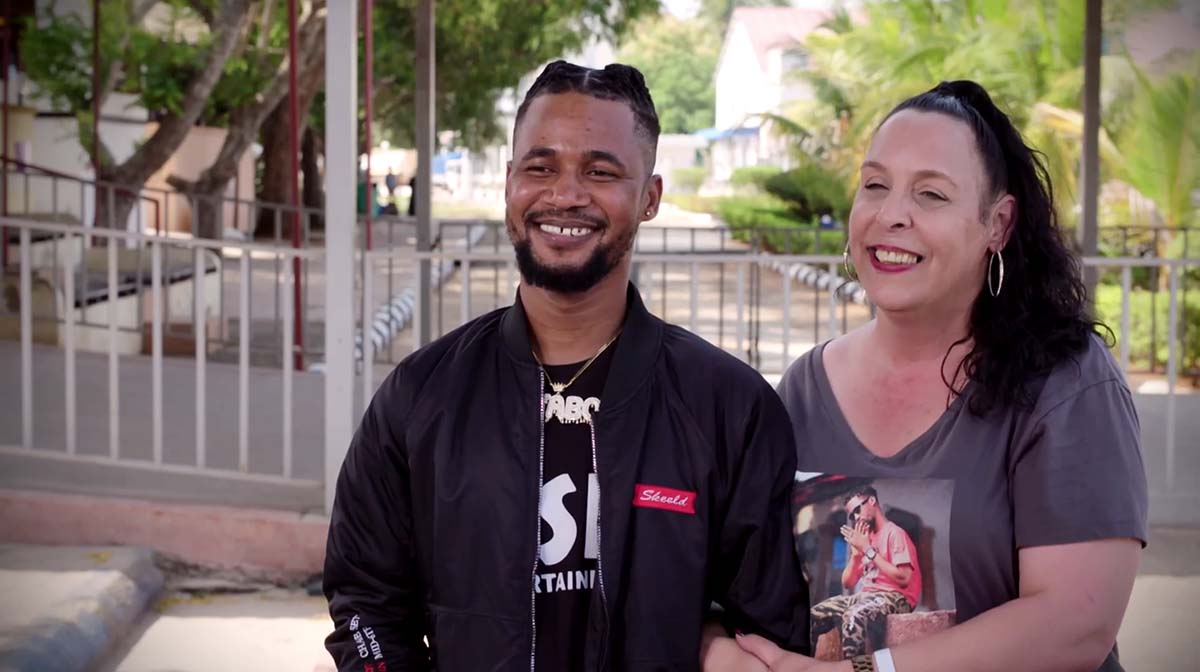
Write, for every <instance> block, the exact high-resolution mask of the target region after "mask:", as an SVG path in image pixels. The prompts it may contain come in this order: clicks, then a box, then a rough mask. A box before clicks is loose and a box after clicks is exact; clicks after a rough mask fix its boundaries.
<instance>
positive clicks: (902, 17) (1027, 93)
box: [784, 0, 1182, 225]
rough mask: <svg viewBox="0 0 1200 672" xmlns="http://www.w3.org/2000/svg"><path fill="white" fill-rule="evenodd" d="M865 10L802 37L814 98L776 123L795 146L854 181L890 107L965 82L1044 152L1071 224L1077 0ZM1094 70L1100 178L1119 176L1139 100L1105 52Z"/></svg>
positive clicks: (1127, 2)
mask: <svg viewBox="0 0 1200 672" xmlns="http://www.w3.org/2000/svg"><path fill="white" fill-rule="evenodd" d="M1171 4H1173V3H1172V2H1169V1H1165V2H1164V1H1163V0H1155V1H1153V2H1150V3H1134V2H1132V1H1131V0H1113V1H1112V2H1106V3H1105V4H1104V10H1105V18H1106V21H1107V22H1109V23H1110V25H1112V24H1116V25H1121V24H1120V22H1123V21H1125V20H1126V18H1127V17H1128V16H1130V15H1131V14H1132V13H1133V12H1134V11H1142V10H1143V9H1144V8H1146V7H1149V8H1160V7H1163V6H1169V5H1171ZM863 9H864V13H865V17H864V18H865V20H863V21H852V20H851V18H850V16H849V15H848V14H846V13H845V12H839V13H838V14H836V15H835V16H834V17H833V18H831V19H830V21H828V22H827V23H826V26H825V27H826V28H827V29H828V30H827V31H823V32H820V33H815V34H813V35H811V36H810V37H809V39H808V43H807V46H808V48H809V51H810V66H811V68H810V70H809V71H808V72H806V73H804V74H803V75H802V76H803V77H804V78H805V79H807V80H808V82H809V83H810V84H811V85H812V88H813V90H814V91H815V92H816V99H815V100H814V101H806V102H802V103H798V104H796V105H795V106H794V108H793V109H790V110H788V111H787V112H786V113H785V116H786V117H787V118H788V120H789V121H790V122H791V123H790V124H785V125H784V126H785V128H786V129H788V130H790V132H791V133H790V134H791V135H793V136H795V137H796V138H797V143H796V147H797V149H798V150H799V151H801V152H802V153H805V154H808V155H810V156H814V157H817V158H819V159H820V160H821V161H823V162H825V163H827V164H828V165H830V166H832V167H833V168H834V169H835V170H836V171H837V172H839V173H840V174H842V175H843V176H844V178H845V179H846V180H847V181H848V182H851V183H853V182H854V181H856V175H857V168H858V162H859V161H860V160H861V157H862V155H863V153H864V152H865V151H866V145H867V143H868V142H869V141H870V137H871V135H872V133H873V132H874V129H875V128H876V126H877V125H878V124H879V122H880V121H881V120H882V118H883V116H884V115H885V114H886V113H887V112H888V111H889V110H890V109H891V108H892V107H893V106H894V105H895V104H896V103H898V102H900V101H901V100H903V99H905V98H907V97H909V96H911V95H913V94H916V93H919V92H920V91H923V90H926V89H928V88H930V87H931V86H932V85H934V84H936V83H937V82H939V81H942V80H950V79H973V80H975V81H978V82H979V83H981V84H983V85H984V86H985V87H987V89H988V90H989V92H991V94H992V96H993V98H994V99H995V100H996V102H997V104H998V105H1000V106H1001V108H1003V109H1005V110H1006V111H1007V112H1008V113H1009V115H1010V116H1011V117H1012V119H1013V121H1014V123H1015V124H1016V125H1017V127H1018V128H1019V129H1021V130H1022V132H1023V133H1024V135H1025V136H1026V138H1027V139H1028V140H1029V141H1030V143H1031V144H1032V145H1034V146H1036V147H1037V148H1039V149H1040V150H1041V151H1042V152H1043V153H1044V154H1045V159H1046V162H1047V164H1048V167H1049V170H1050V176H1051V180H1052V182H1053V184H1054V187H1055V199H1056V205H1057V207H1058V211H1059V214H1060V217H1061V218H1062V220H1063V222H1064V223H1065V224H1067V225H1072V224H1073V222H1074V219H1075V216H1076V204H1077V202H1078V193H1077V188H1076V182H1077V176H1078V172H1079V156H1080V146H1081V141H1080V138H1081V133H1082V130H1081V129H1082V115H1081V114H1080V113H1079V104H1080V98H1081V94H1082V89H1083V38H1084V16H1085V3H1084V0H1034V1H1032V2H1016V1H1013V0H974V1H972V2H961V3H959V2H952V3H942V2H928V1H927V0H873V1H870V2H868V3H867V4H866V5H865V6H864V8H863ZM1118 37H1119V36H1118ZM1101 73H1102V82H1101V99H1102V105H1103V107H1104V112H1105V113H1104V117H1103V120H1102V124H1103V126H1104V129H1103V131H1102V133H1101V156H1102V159H1103V161H1104V163H1103V170H1104V171H1105V172H1106V173H1107V174H1109V175H1113V176H1117V177H1120V176H1122V175H1123V174H1125V172H1126V168H1125V166H1124V165H1123V159H1122V158H1121V152H1119V151H1118V150H1117V148H1116V143H1114V141H1113V140H1112V138H1116V137H1119V136H1120V135H1121V134H1122V131H1123V129H1124V128H1127V127H1129V126H1131V125H1133V124H1134V123H1135V122H1134V121H1133V116H1134V115H1135V108H1137V107H1138V106H1137V105H1136V104H1135V102H1134V101H1136V100H1138V99H1139V97H1140V96H1141V95H1142V93H1141V92H1140V91H1139V89H1138V87H1137V81H1138V80H1137V78H1136V77H1135V74H1134V72H1133V70H1132V68H1131V66H1130V64H1129V62H1128V59H1127V58H1126V57H1125V56H1123V55H1119V54H1109V55H1105V56H1102V59H1101ZM1139 109H1140V108H1139ZM1141 114H1144V112H1143V113H1141ZM1181 121H1182V120H1181ZM1177 135H1178V134H1177ZM1175 139H1178V138H1175ZM1171 141H1174V140H1171ZM1177 146H1178V145H1177Z"/></svg>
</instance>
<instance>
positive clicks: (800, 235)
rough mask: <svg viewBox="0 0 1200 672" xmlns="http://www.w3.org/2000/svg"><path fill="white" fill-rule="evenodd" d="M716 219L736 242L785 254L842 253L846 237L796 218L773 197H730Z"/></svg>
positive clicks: (719, 206) (718, 208) (720, 205)
mask: <svg viewBox="0 0 1200 672" xmlns="http://www.w3.org/2000/svg"><path fill="white" fill-rule="evenodd" d="M717 216H718V217H720V219H721V220H722V221H724V222H725V224H726V226H728V227H729V229H730V230H731V231H732V235H733V237H734V239H736V240H741V241H745V242H748V243H751V244H754V245H760V246H762V247H764V248H765V249H767V250H770V251H773V252H779V253H783V254H840V253H841V251H842V247H843V246H844V245H845V244H846V239H845V235H844V234H843V232H842V231H840V230H836V229H822V228H819V227H818V226H816V222H815V221H804V220H800V219H797V217H796V216H795V214H794V213H793V212H792V210H791V209H790V208H789V207H788V206H787V205H786V204H784V203H782V202H780V201H778V200H776V199H774V198H770V197H762V196H754V197H740V196H739V197H731V198H725V199H721V201H720V202H719V203H718V204H717Z"/></svg>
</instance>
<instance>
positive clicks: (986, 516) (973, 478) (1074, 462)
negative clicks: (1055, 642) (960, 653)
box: [779, 338, 1148, 671]
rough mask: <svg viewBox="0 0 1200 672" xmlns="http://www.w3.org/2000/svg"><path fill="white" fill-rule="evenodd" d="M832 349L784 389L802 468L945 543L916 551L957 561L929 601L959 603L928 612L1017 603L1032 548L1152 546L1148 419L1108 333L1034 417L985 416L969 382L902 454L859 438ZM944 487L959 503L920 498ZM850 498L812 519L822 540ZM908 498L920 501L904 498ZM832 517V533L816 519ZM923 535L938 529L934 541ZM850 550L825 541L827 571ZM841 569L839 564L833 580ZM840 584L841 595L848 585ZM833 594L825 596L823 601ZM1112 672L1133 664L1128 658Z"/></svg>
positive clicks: (1045, 390) (801, 367)
mask: <svg viewBox="0 0 1200 672" xmlns="http://www.w3.org/2000/svg"><path fill="white" fill-rule="evenodd" d="M823 350H824V346H819V347H817V348H814V349H813V350H812V351H810V352H808V353H807V354H805V355H804V356H803V357H801V358H800V359H798V360H797V361H796V362H795V363H794V364H793V365H792V366H791V368H790V369H789V370H788V371H787V373H786V374H784V377H783V380H782V381H781V382H780V385H779V394H780V396H781V397H782V398H783V402H784V405H785V406H786V407H787V409H788V412H789V413H790V414H791V418H792V424H793V426H794V428H795V434H796V440H797V455H798V457H799V460H798V468H799V470H800V472H806V474H802V477H805V478H807V477H809V476H812V475H814V474H815V473H821V474H826V475H837V476H827V477H825V480H823V481H822V480H820V479H814V480H813V481H812V482H813V483H817V484H818V485H819V486H820V488H824V491H825V492H826V493H827V494H828V493H830V492H835V490H831V488H833V487H834V486H836V485H837V484H838V483H841V482H849V481H853V480H854V479H857V480H858V482H860V483H868V484H869V483H878V484H880V487H879V488H878V492H879V504H880V507H881V508H882V509H884V510H885V511H887V512H888V516H889V518H890V519H894V520H907V521H910V524H909V529H910V531H912V532H913V534H914V535H915V536H927V537H928V538H929V539H931V540H932V541H928V540H926V541H922V540H920V539H917V540H916V541H915V543H916V545H917V546H918V547H926V550H924V551H923V553H924V556H925V557H926V564H933V565H938V564H941V565H947V564H948V565H949V569H950V573H951V575H952V580H951V579H950V578H949V577H945V579H944V581H943V580H941V579H938V580H935V577H934V576H933V574H934V573H935V572H943V571H944V570H943V569H938V568H936V567H934V568H931V567H923V568H922V570H921V571H924V572H925V573H926V575H927V576H926V577H925V581H924V583H925V584H926V585H927V586H929V587H930V588H927V589H926V596H927V597H928V591H929V590H930V589H932V587H934V586H936V585H937V584H938V583H941V584H942V585H943V586H945V587H946V589H948V588H949V586H951V585H952V586H953V593H954V594H953V597H952V598H951V597H950V596H947V595H945V593H946V592H948V590H946V589H944V590H943V591H942V594H941V595H940V596H938V597H937V600H936V603H933V602H930V603H929V607H928V610H930V611H933V610H937V609H943V608H944V607H945V606H946V605H949V606H950V607H951V608H952V609H954V610H956V611H957V618H956V620H957V621H958V622H962V621H964V620H967V619H970V618H972V617H974V616H976V615H978V614H980V613H982V612H984V611H987V610H988V609H991V608H992V607H995V606H997V605H999V604H1002V603H1004V602H1007V601H1009V600H1012V599H1015V598H1016V597H1017V595H1018V569H1017V549H1020V548H1024V547H1029V546H1045V545H1053V544H1068V543H1074V542H1081V541H1089V540H1097V539H1105V538H1121V537H1132V538H1134V539H1138V540H1140V541H1142V543H1143V544H1144V543H1145V540H1146V538H1147V535H1146V512H1147V506H1148V504H1147V494H1146V476H1145V470H1144V468H1143V464H1142V455H1141V449H1140V445H1139V427H1138V418H1137V414H1136V411H1135V410H1134V406H1133V400H1132V398H1131V397H1130V393H1129V388H1128V387H1127V385H1126V384H1125V380H1124V376H1123V375H1122V372H1121V370H1120V369H1119V368H1118V366H1117V364H1116V362H1115V361H1114V359H1113V357H1112V355H1111V354H1110V353H1109V352H1108V350H1107V349H1106V348H1105V346H1104V344H1103V343H1102V342H1101V341H1100V339H1099V338H1094V339H1092V342H1091V344H1090V345H1089V347H1088V348H1087V349H1086V351H1085V352H1083V353H1082V354H1080V355H1079V356H1078V357H1076V358H1075V359H1074V360H1073V361H1071V362H1068V363H1065V364H1063V365H1060V366H1059V367H1058V368H1056V369H1055V370H1054V371H1053V372H1052V373H1051V374H1050V375H1049V376H1048V377H1047V378H1046V379H1045V381H1044V384H1043V385H1042V386H1041V389H1040V392H1039V393H1038V395H1037V397H1036V399H1037V401H1036V405H1035V407H1034V408H1033V409H1032V410H1028V409H1026V410H1019V409H1012V408H1008V409H1002V410H995V411H992V412H991V413H989V414H988V415H987V416H985V417H976V416H975V415H973V414H972V413H971V412H970V411H969V410H968V408H967V403H966V402H967V399H968V397H969V395H970V394H971V389H972V387H971V386H972V385H974V383H969V384H968V386H967V389H966V390H965V392H964V394H963V395H960V396H959V397H957V398H956V399H955V400H954V401H953V402H952V403H951V405H950V406H949V408H948V409H947V410H946V412H945V413H944V414H943V415H942V416H941V417H940V418H939V419H938V420H937V421H936V422H935V423H934V424H933V426H931V427H930V428H929V429H928V430H927V431H926V432H925V433H924V434H922V435H921V436H919V437H917V438H916V439H915V440H914V441H913V442H912V443H910V444H909V445H908V446H906V447H904V448H903V449H902V450H901V451H900V452H899V453H897V454H896V455H894V456H892V457H878V456H876V455H874V454H872V453H871V452H869V451H868V450H867V449H866V447H865V446H863V444H862V443H861V442H860V441H859V440H858V439H857V437H855V435H854V433H853V432H852V430H851V429H850V426H849V424H848V423H847V421H846V419H845V416H843V414H842V412H841V410H840V408H839V407H838V404H837V401H836V399H835V397H834V394H833V389H832V388H831V387H830V384H829V379H828V377H827V376H826V373H825V369H824V366H823V364H822V352H823ZM843 476H844V477H849V481H847V480H846V479H842V477H843ZM838 479H842V480H838ZM867 479H870V480H867ZM914 479H915V480H914ZM922 482H925V483H929V484H934V485H937V486H939V487H922V486H921V485H920V484H921V483H922ZM904 483H908V484H910V485H907V486H906V485H903V484H904ZM898 484H899V485H898ZM941 485H945V486H947V487H944V488H941V487H940V486H941ZM818 490H819V489H818ZM937 490H942V491H944V492H946V495H945V496H944V500H948V502H947V501H943V503H942V504H941V505H938V504H930V503H929V502H925V503H922V502H921V501H919V500H921V498H925V499H928V498H929V497H931V496H933V495H932V494H931V493H934V492H935V491H937ZM847 492H849V491H848V490H846V489H843V490H841V491H840V493H841V494H840V495H839V496H840V497H841V499H839V500H838V502H837V504H836V505H831V506H827V507H826V508H824V509H821V508H820V507H819V506H818V507H816V508H815V509H814V511H815V512H816V513H815V514H814V513H813V512H812V511H810V512H808V514H807V516H808V520H810V521H813V522H812V523H811V529H812V530H813V531H814V533H815V531H816V530H817V529H818V527H823V529H835V528H836V525H837V524H841V523H840V521H841V520H842V519H844V517H845V515H846V514H845V513H844V512H843V510H841V509H838V508H837V506H843V507H844V506H845V504H844V503H845V502H846V501H847V495H846V493H847ZM905 497H913V498H914V499H913V500H912V501H911V503H910V504H908V503H906V502H904V501H900V500H901V499H903V498H905ZM801 499H802V497H801V496H799V495H798V501H800V500H801ZM857 501H859V500H855V502H856V503H857ZM947 503H948V504H949V508H950V511H949V516H948V525H947V523H945V522H942V523H940V525H947V526H948V528H949V529H948V530H937V529H931V526H932V528H936V527H937V526H938V525H939V523H931V522H929V521H931V520H938V519H940V520H942V521H945V520H946V519H947V518H946V516H945V513H946V512H945V511H944V510H942V509H944V507H945V505H946V504H947ZM914 512H915V513H914ZM922 512H924V518H922V516H921V513H922ZM821 516H824V519H823V520H824V521H825V522H824V524H823V526H822V525H819V524H818V523H822V520H814V518H820V517H821ZM838 516H841V517H842V518H841V519H839V518H838ZM831 520H832V521H834V524H833V525H830V524H829V522H828V521H831ZM798 521H800V522H803V517H801V518H798ZM913 521H915V522H913ZM922 521H924V522H922ZM800 522H798V529H799V525H800ZM922 529H924V530H928V531H929V534H928V535H921V532H920V530H922ZM804 541H805V543H801V540H799V539H798V542H797V545H798V547H800V549H801V553H802V555H803V553H804V547H805V544H807V546H808V547H809V548H814V549H815V548H817V542H815V541H813V540H804ZM839 541H840V540H839V538H838V537H836V536H835V537H834V539H833V541H832V542H828V541H827V542H824V543H825V546H826V547H832V549H831V550H827V551H825V552H824V553H823V555H822V556H821V557H823V558H825V560H824V561H825V562H826V563H827V564H828V563H830V562H833V563H836V562H837V559H838V557H839V556H838V547H837V543H838V542H839ZM947 541H948V544H947V543H946V542H947ZM938 543H941V544H944V545H945V547H946V550H944V551H942V552H943V553H945V554H946V555H948V561H941V562H939V560H938V558H937V555H938V550H937V544H938ZM814 557H816V556H814ZM842 557H845V554H844V552H843V556H842ZM844 562H845V560H843V564H844ZM809 571H810V572H811V571H812V568H809ZM837 571H838V570H837V568H836V565H834V566H833V569H832V570H828V571H826V572H825V574H836V573H837ZM822 576H824V574H822ZM810 581H812V579H811V577H810ZM824 585H825V584H821V585H819V586H816V587H815V588H814V590H817V589H823V588H824ZM829 585H831V586H832V588H831V590H832V591H837V590H842V587H841V586H840V585H838V584H837V583H836V582H831V583H829ZM824 597H825V596H824V595H814V596H813V604H817V602H818V601H820V600H821V599H824ZM925 609H926V608H925V607H922V606H920V605H918V607H917V611H922V610H925ZM889 636H890V635H889ZM1100 669H1101V670H1104V671H1112V670H1120V669H1122V668H1121V667H1120V665H1119V664H1118V663H1117V660H1116V655H1115V650H1114V652H1113V653H1112V654H1110V655H1109V657H1108V660H1106V661H1105V664H1104V665H1103V666H1102V667H1101V668H1100Z"/></svg>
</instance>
